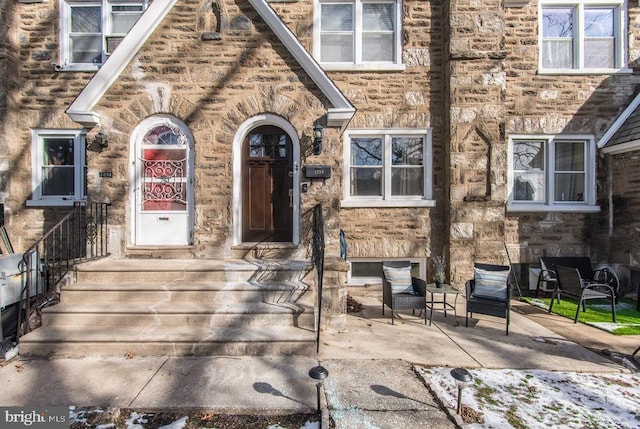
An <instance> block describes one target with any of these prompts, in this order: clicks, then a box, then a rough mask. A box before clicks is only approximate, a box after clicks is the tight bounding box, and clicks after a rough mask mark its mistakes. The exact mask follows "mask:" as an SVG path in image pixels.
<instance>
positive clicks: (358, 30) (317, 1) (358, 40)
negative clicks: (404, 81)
mask: <svg viewBox="0 0 640 429" xmlns="http://www.w3.org/2000/svg"><path fill="white" fill-rule="evenodd" d="M313 1H314V4H313V57H314V58H315V59H316V61H318V64H320V66H321V67H322V68H323V69H324V70H326V71H404V70H405V68H406V67H405V65H404V64H403V63H402V37H401V36H402V0H375V1H373V2H376V3H394V6H395V7H394V22H395V24H396V29H395V33H394V40H393V47H394V59H393V61H391V62H386V61H380V62H371V61H365V62H363V61H362V60H361V58H362V3H367V2H368V0H313ZM370 2H372V1H370ZM322 3H351V4H354V5H355V14H354V18H355V22H354V27H355V28H354V57H355V58H354V61H353V62H321V61H320V53H321V44H320V40H321V38H320V36H321V31H320V30H321V28H320V24H321V11H320V9H321V4H322Z"/></svg>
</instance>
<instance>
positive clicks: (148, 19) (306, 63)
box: [66, 0, 355, 128]
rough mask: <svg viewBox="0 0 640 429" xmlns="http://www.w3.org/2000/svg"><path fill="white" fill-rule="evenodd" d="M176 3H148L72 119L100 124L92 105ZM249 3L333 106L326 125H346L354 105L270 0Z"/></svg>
mask: <svg viewBox="0 0 640 429" xmlns="http://www.w3.org/2000/svg"><path fill="white" fill-rule="evenodd" d="M176 2H177V0H166V1H154V2H152V3H151V4H150V5H149V7H148V8H147V10H146V11H145V12H144V13H143V14H142V16H141V17H140V19H139V20H138V22H136V24H135V25H134V26H133V28H131V31H129V33H128V34H127V35H126V37H125V38H124V39H123V41H122V42H121V43H120V46H119V47H118V49H116V50H115V52H114V53H113V55H111V56H110V57H109V58H108V59H107V61H106V62H105V63H104V65H103V66H102V68H100V70H98V72H97V73H96V74H95V75H94V76H93V78H92V79H91V80H90V81H89V83H88V84H87V86H85V87H84V89H83V90H82V91H81V92H80V94H79V95H78V97H77V98H76V99H75V100H74V101H73V103H71V105H70V106H69V108H68V109H67V111H66V113H67V115H69V117H70V118H71V119H72V120H73V121H75V122H77V123H79V124H82V125H83V126H85V127H87V128H92V127H95V126H99V125H100V115H99V114H98V113H97V112H95V111H94V110H93V108H94V107H95V106H96V104H97V103H98V101H100V99H101V98H102V96H103V95H104V94H105V93H106V92H107V90H108V89H109V88H110V87H111V85H112V84H113V83H114V82H115V80H116V79H117V78H118V76H119V75H120V73H122V71H123V70H124V68H125V67H126V66H127V64H129V62H130V61H131V60H132V59H133V57H134V56H135V55H136V54H137V53H138V51H139V50H140V48H141V47H142V45H144V43H145V42H146V41H147V39H148V38H149V36H150V35H151V34H152V33H153V31H155V29H156V28H157V27H158V25H159V24H160V23H161V22H162V20H163V19H164V18H165V16H166V15H167V14H168V13H169V11H170V10H171V9H172V8H173V6H174V5H175V4H176ZM249 3H251V6H253V8H254V9H255V10H256V11H257V12H258V14H259V15H260V17H261V18H262V19H263V20H264V21H265V23H266V24H267V25H268V26H269V28H271V30H272V31H273V32H274V34H275V35H276V36H277V37H278V39H280V41H281V42H282V43H283V45H284V46H285V47H286V48H287V49H288V50H289V52H290V53H291V55H293V57H294V58H295V59H296V61H298V63H299V64H300V65H301V66H302V68H303V69H304V70H305V72H306V73H307V74H308V75H309V77H311V79H312V80H313V81H314V82H315V84H316V85H318V88H319V89H320V91H322V93H323V95H324V96H325V97H326V98H327V100H329V102H330V103H331V107H329V108H328V109H327V126H330V127H334V126H335V127H342V128H345V127H346V125H347V124H348V123H349V121H350V120H351V118H352V117H353V115H354V114H355V107H353V105H352V104H351V103H350V102H349V100H347V98H346V97H345V96H344V95H343V94H342V92H341V91H340V90H339V89H338V87H337V86H336V85H335V83H334V82H333V81H332V80H331V79H330V78H329V76H327V74H326V73H325V72H324V70H322V68H321V67H320V65H319V64H318V63H317V62H316V61H315V60H314V59H313V57H312V56H311V54H310V53H309V52H307V50H306V49H305V48H304V47H303V46H302V44H301V43H300V41H299V40H298V39H297V38H296V36H295V35H294V34H293V33H292V32H291V30H289V28H288V27H287V26H286V25H285V24H284V22H283V21H282V20H281V19H280V18H279V17H278V15H277V14H276V13H275V11H274V10H273V9H272V8H271V6H269V5H268V4H267V0H249Z"/></svg>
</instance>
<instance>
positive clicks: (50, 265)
mask: <svg viewBox="0 0 640 429" xmlns="http://www.w3.org/2000/svg"><path fill="white" fill-rule="evenodd" d="M107 207H108V204H106V203H85V202H79V203H76V204H75V205H74V208H73V210H72V211H71V212H69V213H67V215H66V216H64V218H62V220H60V221H59V222H58V223H56V224H55V225H54V226H53V227H52V228H51V229H49V230H48V231H47V232H46V233H45V234H44V235H43V236H42V238H40V239H39V240H38V241H36V242H35V243H33V245H31V247H29V248H28V249H27V250H26V251H25V252H24V255H23V257H22V263H21V266H20V271H21V274H22V291H21V294H20V309H21V311H19V312H18V336H20V335H24V334H26V333H28V332H30V331H31V330H32V329H34V328H35V327H32V326H30V325H31V314H32V311H33V310H36V311H39V310H40V309H41V308H42V307H43V306H45V305H46V303H47V302H48V301H49V300H50V299H51V298H50V295H51V292H53V291H55V290H56V286H57V285H58V283H60V282H61V281H62V280H63V279H64V278H65V276H66V275H67V273H69V271H70V270H71V268H72V267H73V265H74V264H75V263H77V262H81V261H88V260H91V259H97V258H102V257H105V256H107V255H108V252H107V244H108V243H107V234H108V233H107ZM23 319H24V320H23Z"/></svg>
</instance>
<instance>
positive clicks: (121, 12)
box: [60, 0, 147, 70]
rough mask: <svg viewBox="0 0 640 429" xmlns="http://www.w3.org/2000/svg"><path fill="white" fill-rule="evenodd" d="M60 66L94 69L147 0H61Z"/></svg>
mask: <svg viewBox="0 0 640 429" xmlns="http://www.w3.org/2000/svg"><path fill="white" fill-rule="evenodd" d="M61 2H62V3H61V8H60V10H61V15H60V16H61V23H60V45H61V67H62V68H63V69H75V70H78V69H82V70H95V69H97V68H98V67H99V66H100V65H101V64H102V63H104V61H105V60H106V59H107V56H109V55H110V54H111V53H112V52H113V50H114V49H115V48H116V47H117V46H118V44H119V43H120V41H121V40H122V39H123V38H124V36H125V35H126V34H127V33H128V32H129V30H130V29H131V27H133V24H135V23H136V21H137V20H138V18H140V15H142V12H143V11H144V9H145V8H146V5H147V0H61Z"/></svg>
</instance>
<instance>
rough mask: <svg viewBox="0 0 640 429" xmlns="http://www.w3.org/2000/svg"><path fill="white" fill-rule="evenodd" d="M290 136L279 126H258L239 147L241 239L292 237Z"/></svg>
mask: <svg viewBox="0 0 640 429" xmlns="http://www.w3.org/2000/svg"><path fill="white" fill-rule="evenodd" d="M292 169H293V158H292V145H291V139H290V138H289V137H288V136H287V135H286V133H284V131H282V130H281V129H279V128H276V127H272V126H264V127H259V128H257V129H256V130H254V131H252V132H251V133H250V134H249V135H248V136H247V139H246V140H245V143H244V147H243V170H244V171H243V176H242V180H243V184H242V188H243V189H242V192H243V196H242V202H243V206H242V207H243V210H242V226H243V228H242V229H243V231H242V240H243V241H249V242H254V241H273V242H290V241H292V239H293V206H292V204H291V197H290V193H291V192H292V191H293V178H292V173H291V172H292Z"/></svg>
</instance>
